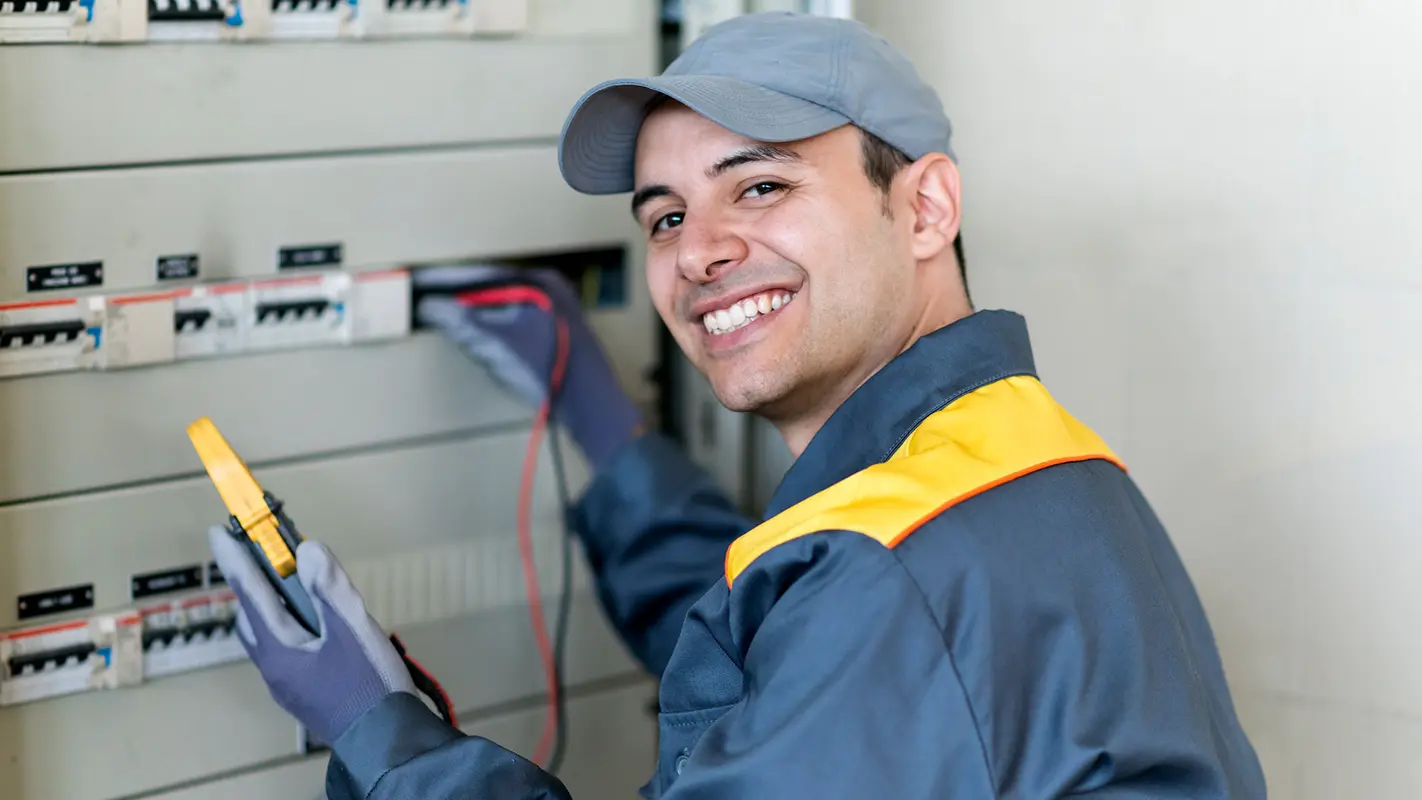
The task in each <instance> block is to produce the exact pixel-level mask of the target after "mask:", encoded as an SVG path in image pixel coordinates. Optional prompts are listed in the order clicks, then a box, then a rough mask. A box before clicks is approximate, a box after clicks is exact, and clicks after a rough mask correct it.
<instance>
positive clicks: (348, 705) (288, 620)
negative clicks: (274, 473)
mask: <svg viewBox="0 0 1422 800" xmlns="http://www.w3.org/2000/svg"><path fill="white" fill-rule="evenodd" d="M207 538H208V543H209V545H210V546H211V548H212V554H213V557H214V558H215V559H217V564H218V566H219V567H220V568H221V569H222V574H223V576H225V577H226V579H227V583H228V584H229V585H230V586H231V587H232V590H233V591H234V592H236V594H237V599H238V601H239V603H240V606H241V608H240V609H239V611H238V615H237V633H238V638H239V639H240V640H241V642H242V645H243V647H245V648H246V650H247V654H248V655H249V656H250V657H251V659H252V663H254V664H256V666H257V670H258V671H259V672H261V674H262V679H263V680H265V681H266V683H267V688H268V689H269V690H270V691H271V695H272V698H273V699H274V700H276V702H277V705H279V706H281V707H282V708H283V709H285V710H286V712H287V713H288V714H291V715H292V716H293V717H295V718H296V719H297V721H298V722H300V723H301V724H302V725H304V726H306V729H307V730H309V731H310V732H311V733H312V734H314V735H315V736H317V737H318V738H319V739H320V740H321V741H323V742H325V743H327V744H334V743H335V741H336V739H338V738H340V735H341V734H342V733H344V732H345V731H346V729H347V728H349V727H350V726H351V724H352V723H354V722H355V721H356V719H358V718H359V717H360V716H361V715H362V714H364V713H365V712H367V711H369V710H370V709H371V708H374V707H375V705H376V704H377V703H379V702H380V701H381V700H382V699H384V698H385V697H387V696H389V695H390V694H392V693H394V692H409V693H410V694H412V695H415V696H417V697H418V696H419V695H418V694H417V692H416V689H415V685H414V682H413V681H412V680H411V678H410V673H409V670H408V668H407V667H406V666H405V662H404V661H403V660H402V659H401V658H400V654H399V653H397V652H396V651H395V647H394V646H393V645H392V644H391V643H390V637H389V635H387V634H386V633H385V632H384V631H383V630H381V628H380V625H379V624H378V623H377V622H376V621H375V620H374V619H373V618H372V617H371V616H370V614H369V613H367V612H366V610H365V601H364V600H362V599H361V596H360V593H359V592H357V591H356V589H355V587H354V586H352V585H351V581H350V577H349V576H347V575H346V572H345V570H344V569H342V568H341V565H340V564H339V563H337V561H336V558H335V556H333V555H331V553H330V551H329V550H327V549H326V547H325V545H322V544H320V543H319V542H314V541H309V540H308V541H305V542H302V543H301V545H300V546H299V547H297V549H296V571H297V575H298V576H299V578H300V580H301V585H302V586H304V587H306V592H307V594H309V595H310V596H311V602H312V605H314V606H315V607H316V614H317V617H318V618H319V619H320V628H321V635H320V636H319V637H316V636H312V635H311V634H310V633H308V632H307V630H306V629H305V628H303V627H302V626H301V623H300V622H298V621H297V620H296V618H295V617H293V616H292V615H291V614H290V613H289V612H288V611H287V610H286V607H285V606H284V605H283V604H282V601H281V598H280V597H279V596H278V595H277V593H276V590H275V589H273V588H272V586H271V584H270V583H268V582H267V577H266V574H265V573H264V572H263V571H262V568H261V566H260V565H259V564H258V563H257V562H256V561H255V560H254V559H253V555H252V553H251V551H250V550H248V549H247V548H246V547H244V546H243V544H242V543H241V542H239V541H237V540H236V539H234V538H233V537H232V534H231V533H229V532H228V531H227V530H226V529H225V528H223V527H221V526H213V527H212V528H209V529H208V532H207Z"/></svg>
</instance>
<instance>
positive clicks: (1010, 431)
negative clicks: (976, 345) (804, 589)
mask: <svg viewBox="0 0 1422 800" xmlns="http://www.w3.org/2000/svg"><path fill="white" fill-rule="evenodd" d="M1098 459H1099V460H1106V461H1109V462H1111V463H1113V464H1115V465H1116V466H1118V467H1120V468H1121V469H1123V470H1124V469H1125V466H1124V465H1123V464H1122V463H1121V460H1120V459H1119V458H1117V457H1116V454H1115V453H1113V452H1112V451H1111V449H1110V448H1109V447H1107V445H1106V443H1105V442H1104V441H1102V440H1101V438H1100V437H1099V436H1097V435H1096V434H1095V433H1094V432H1092V431H1091V429H1089V428H1087V427H1086V426H1085V425H1083V424H1081V423H1080V422H1078V421H1077V420H1076V419H1075V418H1074V417H1072V416H1071V415H1070V414H1069V413H1067V411H1066V410H1065V409H1063V408H1062V407H1061V406H1060V405H1058V404H1057V402H1056V401H1055V400H1053V399H1052V396H1051V395H1050V394H1049V393H1048V392H1047V388H1046V387H1045V386H1043V385H1042V384H1041V382H1040V381H1038V380H1037V379H1036V378H1033V377H1030V376H1015V377H1011V378H1004V379H1002V380H1000V381H996V382H994V383H990V384H988V385H986V386H984V387H982V388H980V389H977V390H975V391H973V392H969V393H968V394H966V395H964V396H962V397H960V398H959V399H957V400H955V401H953V402H952V403H950V404H948V405H947V406H945V407H943V408H942V409H940V410H938V411H937V412H935V413H933V414H931V415H929V417H928V418H927V419H925V420H924V421H923V422H922V423H921V424H920V425H919V426H918V428H916V429H915V430H914V431H913V433H911V434H910V435H909V437H908V439H907V440H906V441H904V443H903V445H901V446H900V447H899V449H898V450H897V451H895V452H894V454H893V455H892V456H890V457H889V458H888V460H886V461H884V462H883V463H880V464H874V465H873V466H870V467H868V468H867V469H864V470H861V471H860V472H857V473H855V474H853V475H851V476H849V477H848V478H845V479H844V480H842V481H840V482H839V483H836V484H834V485H833V486H830V487H829V488H828V489H825V490H824V491H822V492H820V493H819V494H816V495H813V496H811V497H809V498H806V499H805V500H804V501H802V502H800V503H797V504H796V505H793V506H791V507H790V508H787V509H786V510H785V511H784V512H782V513H780V514H778V515H776V516H775V517H772V518H771V519H768V520H766V521H765V522H764V523H762V524H760V525H759V526H757V527H755V528H754V529H752V530H750V531H748V532H747V533H745V534H743V535H742V536H741V537H740V538H739V539H737V540H736V541H734V542H732V543H731V546H730V548H729V549H728V550H727V551H726V583H727V584H728V585H730V584H733V583H734V582H735V580H736V577H737V576H738V575H740V574H741V573H742V572H744V571H745V570H746V568H748V567H749V566H750V565H751V564H753V563H754V562H755V560H756V559H757V558H760V557H761V556H762V555H764V554H765V553H767V552H769V551H770V550H771V549H773V548H775V547H777V546H779V545H781V544H784V543H786V542H789V541H791V540H793V539H796V538H799V537H801V536H805V535H808V534H811V533H816V532H819V531H835V530H844V531H853V532H855V533H861V534H864V535H865V536H868V537H870V538H872V539H876V540H878V541H879V542H881V543H882V544H883V545H884V546H886V547H894V546H896V545H897V544H898V543H899V542H901V541H903V540H904V539H905V538H906V537H907V536H908V535H909V534H911V533H913V532H914V531H915V530H916V529H918V527H919V526H921V525H923V524H924V523H925V522H927V521H929V520H931V519H933V518H934V517H936V516H938V515H939V514H940V513H942V512H943V511H944V510H946V509H948V508H951V507H952V506H954V505H956V504H958V503H961V502H963V501H964V500H967V499H969V498H971V497H973V496H974V495H978V494H981V493H983V492H985V491H987V490H989V489H991V488H993V487H994V486H1000V485H1002V484H1004V483H1007V482H1009V481H1012V480H1014V479H1016V478H1019V477H1021V476H1023V475H1027V474H1029V473H1032V472H1035V471H1037V470H1039V469H1045V468H1047V467H1050V466H1053V465H1055V464H1064V463H1067V462H1072V461H1089V460H1098Z"/></svg>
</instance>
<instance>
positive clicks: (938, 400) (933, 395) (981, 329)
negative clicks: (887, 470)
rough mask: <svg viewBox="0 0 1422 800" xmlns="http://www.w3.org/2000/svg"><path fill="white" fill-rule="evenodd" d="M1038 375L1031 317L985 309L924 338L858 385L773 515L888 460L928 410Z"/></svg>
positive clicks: (775, 501)
mask: <svg viewBox="0 0 1422 800" xmlns="http://www.w3.org/2000/svg"><path fill="white" fill-rule="evenodd" d="M1015 375H1027V376H1031V377H1037V375H1036V364H1035V363H1034V361H1033V359H1032V345H1031V341H1030V339H1029V338H1028V335H1027V322H1026V320H1025V319H1023V318H1022V317H1021V316H1020V315H1018V314H1014V313H1012V312H1010V311H979V312H976V313H974V314H972V315H970V316H967V317H964V318H963V319H960V320H958V321H957V322H954V323H952V324H950V325H948V326H946V327H943V328H940V329H938V330H936V331H934V332H932V333H930V334H928V335H926V336H923V337H921V338H920V339H919V340H918V341H917V342H915V343H914V344H913V345H912V346H910V347H909V348H908V349H907V350H905V351H904V352H903V353H902V354H900V355H899V356H898V357H896V358H894V359H893V360H892V361H890V362H889V363H888V364H886V365H884V368H883V369H881V370H879V371H878V372H877V373H875V374H874V375H873V376H872V377H871V378H869V380H867V381H865V382H864V385H863V386H860V387H859V388H858V389H857V390H855V392H854V394H852V395H850V396H849V399H848V400H846V401H845V402H844V404H843V405H841V406H840V407H839V408H838V409H837V410H836V411H835V412H834V414H832V415H831V416H830V418H829V420H828V421H827V422H826V423H825V425H824V427H822V428H820V430H819V432H818V433H816V434H815V437H814V438H813V439H811V440H810V444H809V446H808V447H806V448H805V452H804V453H802V454H801V455H800V457H799V458H798V459H796V460H795V463H794V465H792V466H791V467H790V469H789V471H788V472H786V473H785V477H784V479H782V480H781V482H780V486H779V488H777V489H776V490H775V495H774V496H773V497H772V498H771V500H770V505H769V507H768V508H767V509H766V512H765V518H766V519H769V518H771V517H773V516H775V515H777V514H779V513H780V512H782V511H784V510H785V509H787V508H789V507H790V506H793V505H795V504H796V503H799V502H800V501H802V500H804V499H805V498H807V497H810V496H811V495H814V494H817V493H819V492H821V491H823V490H825V489H826V488H828V487H829V486H831V485H833V484H835V483H838V482H839V481H841V480H843V479H845V478H848V477H849V476H850V475H853V474H854V473H856V472H858V471H860V470H862V469H864V468H865V467H868V466H870V465H872V464H877V463H879V462H882V461H884V460H886V459H887V458H888V457H889V456H891V455H893V454H894V451H895V450H897V449H898V448H899V445H901V444H903V442H904V440H905V439H906V438H908V435H909V434H910V433H912V432H913V430H914V429H915V428H917V427H918V426H919V424H920V423H922V422H923V420H924V419H925V418H927V417H928V415H930V414H932V413H934V412H935V411H938V410H939V409H941V408H943V407H944V406H946V405H948V404H949V403H951V402H953V401H954V400H956V399H958V398H959V397H962V396H963V395H965V394H967V393H969V392H971V391H973V390H975V389H978V388H981V387H983V386H986V385H987V384H989V383H994V382H996V381H999V380H1002V379H1003V378H1009V377H1012V376H1015Z"/></svg>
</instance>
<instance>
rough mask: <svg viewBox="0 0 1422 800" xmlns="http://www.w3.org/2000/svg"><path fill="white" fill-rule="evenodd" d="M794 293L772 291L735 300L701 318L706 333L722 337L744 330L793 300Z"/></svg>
mask: <svg viewBox="0 0 1422 800" xmlns="http://www.w3.org/2000/svg"><path fill="white" fill-rule="evenodd" d="M795 294H796V293H795V292H786V291H780V290H774V291H769V292H761V293H760V294H757V295H751V296H750V297H747V298H745V299H744V300H737V301H736V302H734V303H732V304H731V305H729V306H726V307H725V308H720V309H717V310H715V311H710V312H707V314H706V315H705V316H703V317H702V318H701V322H702V324H703V325H705V326H706V332H707V333H709V334H711V335H712V336H722V335H725V334H727V333H732V332H734V331H738V330H740V329H741V328H744V327H745V326H747V325H750V324H751V323H753V322H755V321H756V320H758V319H763V318H765V317H768V316H770V315H771V314H774V313H775V312H777V311H779V310H780V309H782V308H784V307H785V306H787V305H789V304H790V301H792V300H794V299H795Z"/></svg>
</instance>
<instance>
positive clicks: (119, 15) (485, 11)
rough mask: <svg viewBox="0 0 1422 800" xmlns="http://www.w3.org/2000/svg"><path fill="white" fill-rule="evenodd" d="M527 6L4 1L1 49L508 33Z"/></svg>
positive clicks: (514, 0)
mask: <svg viewBox="0 0 1422 800" xmlns="http://www.w3.org/2000/svg"><path fill="white" fill-rule="evenodd" d="M527 3H528V0H0V44H6V43H62V42H68V43H101V42H192V41H211V42H218V41H224V42H240V41H264V40H322V39H364V38H405V37H412V36H413V37H419V36H475V35H508V34H517V33H522V32H524V31H525V29H526V27H527V17H528V13H527Z"/></svg>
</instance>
